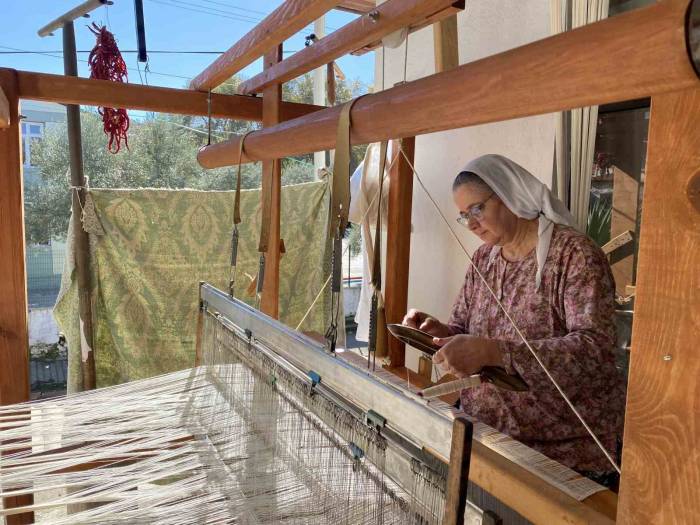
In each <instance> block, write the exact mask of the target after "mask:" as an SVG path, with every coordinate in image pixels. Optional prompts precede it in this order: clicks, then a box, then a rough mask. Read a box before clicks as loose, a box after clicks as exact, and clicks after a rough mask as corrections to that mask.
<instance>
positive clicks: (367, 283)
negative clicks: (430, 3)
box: [349, 142, 393, 342]
mask: <svg viewBox="0 0 700 525" xmlns="http://www.w3.org/2000/svg"><path fill="white" fill-rule="evenodd" d="M392 149H393V142H389V146H388V149H387V163H386V166H387V167H388V166H389V165H390V159H391V158H392ZM379 181H380V177H379V143H378V142H377V143H374V144H370V145H369V146H368V147H367V151H366V152H365V158H364V160H363V161H362V162H361V163H360V165H359V166H358V167H357V169H356V170H355V172H354V173H353V174H352V177H351V178H350V194H351V199H350V210H349V212H350V213H349V219H350V222H352V223H354V224H357V225H358V226H360V228H361V234H362V235H361V236H362V288H361V289H360V300H359V302H358V304H357V312H356V313H355V322H356V323H357V333H356V334H355V339H357V340H358V341H364V342H367V341H368V340H369V314H370V309H371V304H372V292H373V289H372V266H373V264H374V235H373V231H374V229H375V228H374V223H375V221H376V220H377V206H378V204H379V203H378V202H377V196H378V194H379ZM388 198H389V178H388V177H387V178H386V179H385V180H384V189H383V191H382V224H384V225H386V220H387V217H388V211H389V208H388ZM384 229H386V226H384ZM385 238H386V236H385ZM385 249H386V246H385V245H384V246H383V250H385ZM383 256H384V255H382V257H383ZM383 271H385V270H384V269H383Z"/></svg>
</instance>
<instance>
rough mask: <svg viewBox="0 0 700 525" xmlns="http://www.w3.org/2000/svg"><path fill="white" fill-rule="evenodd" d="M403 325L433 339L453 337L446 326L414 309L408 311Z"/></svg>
mask: <svg viewBox="0 0 700 525" xmlns="http://www.w3.org/2000/svg"><path fill="white" fill-rule="evenodd" d="M401 324H403V325H404V326H410V327H411V328H417V329H418V330H422V331H423V332H426V333H428V334H430V335H432V336H433V337H449V336H451V335H452V333H451V332H450V329H449V328H448V326H447V325H446V324H443V323H441V322H440V321H438V320H437V319H436V318H435V317H433V316H432V315H430V314H426V313H425V312H420V311H418V310H416V309H413V308H412V309H410V310H409V311H408V313H407V314H406V315H405V317H404V318H403V321H402V323H401Z"/></svg>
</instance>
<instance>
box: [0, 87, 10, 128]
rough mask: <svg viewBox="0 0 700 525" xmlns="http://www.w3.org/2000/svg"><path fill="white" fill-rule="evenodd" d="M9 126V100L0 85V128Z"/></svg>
mask: <svg viewBox="0 0 700 525" xmlns="http://www.w3.org/2000/svg"><path fill="white" fill-rule="evenodd" d="M8 127H10V101H9V100H7V96H6V95H5V92H4V91H3V90H2V86H0V129H3V128H8Z"/></svg>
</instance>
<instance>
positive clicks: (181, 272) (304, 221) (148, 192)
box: [54, 181, 330, 392]
mask: <svg viewBox="0 0 700 525" xmlns="http://www.w3.org/2000/svg"><path fill="white" fill-rule="evenodd" d="M233 194H234V192H232V191H196V190H159V189H138V190H99V189H92V190H90V192H89V193H88V203H87V204H86V208H85V210H86V211H85V214H84V215H85V217H84V219H83V224H84V227H85V228H86V229H87V230H89V231H88V233H89V234H90V235H89V237H90V252H91V253H90V261H91V268H90V271H91V273H92V283H93V287H94V288H93V290H92V293H91V301H92V303H93V312H94V314H93V315H94V320H93V326H94V340H95V366H96V373H97V385H98V386H99V387H104V386H109V385H114V384H118V383H122V382H125V381H131V380H135V379H142V378H146V377H151V376H154V375H157V374H162V373H166V372H172V371H175V370H180V369H183V368H189V367H191V366H193V364H194V343H195V326H196V317H197V315H196V314H197V306H198V297H199V296H198V293H199V291H198V290H199V281H207V282H209V283H211V284H213V285H214V286H217V287H219V288H221V289H225V288H226V286H227V283H228V276H229V265H230V253H229V247H230V236H231V223H232V213H233V206H232V205H233ZM329 194H330V192H329V187H328V181H321V182H312V183H306V184H299V185H294V186H285V187H283V188H282V194H281V201H282V210H284V211H283V213H284V215H283V217H284V220H283V221H282V224H281V230H282V231H281V237H282V238H283V239H284V240H285V247H286V252H285V256H284V257H283V258H282V260H281V262H280V308H279V311H280V320H281V321H282V322H284V323H286V324H287V325H289V326H292V327H296V325H297V324H298V322H299V321H300V320H301V319H302V317H303V316H304V314H305V313H306V311H307V309H308V308H309V306H310V305H311V304H312V302H313V300H314V298H315V297H316V295H317V294H318V293H319V291H320V290H321V287H322V286H323V283H324V282H325V279H326V277H327V275H328V273H329V271H330V244H329V243H328V239H327V236H326V233H327V230H328V216H329ZM241 215H242V216H243V221H242V222H241V224H240V226H239V227H240V232H241V235H240V245H239V255H238V271H239V273H238V276H239V277H238V278H239V281H240V282H241V286H240V287H238V288H237V296H239V299H241V300H243V301H246V302H248V303H249V304H251V305H254V302H255V297H251V296H249V295H248V294H247V293H246V288H247V286H245V285H244V284H243V283H247V282H249V280H251V279H253V278H254V277H255V275H256V273H257V269H258V260H259V254H258V251H257V247H258V246H257V244H258V234H259V231H260V190H245V191H243V192H242V195H241ZM75 219H76V218H75V217H72V218H71V221H73V220H75ZM68 231H69V232H71V231H72V230H71V227H70V226H69V229H68ZM72 243H73V239H72V235H70V233H69V238H68V249H67V253H68V254H72V252H73V250H72ZM74 268H75V262H74V260H73V257H72V256H70V255H69V257H68V258H67V260H66V264H65V268H64V274H63V278H62V282H61V291H60V292H59V297H58V301H57V303H56V307H55V309H54V315H55V317H56V319H57V321H58V324H59V327H60V330H61V331H63V332H64V333H65V334H66V338H67V340H68V344H69V377H68V391H69V392H75V391H79V390H80V389H81V382H82V379H81V372H80V360H81V356H80V350H79V349H80V345H79V344H78V341H79V320H78V289H77V278H76V275H75V272H74V271H73V270H74ZM329 300H330V294H329V293H327V292H326V293H325V294H324V295H323V297H322V298H321V299H320V300H319V301H318V302H317V304H316V305H315V306H314V308H313V309H312V310H311V312H310V314H309V316H308V317H307V318H306V320H305V321H304V323H303V324H302V326H301V327H300V330H302V331H305V332H317V333H320V334H322V333H323V332H324V330H325V327H326V325H327V323H328V321H329V319H328V312H329V310H330V305H329Z"/></svg>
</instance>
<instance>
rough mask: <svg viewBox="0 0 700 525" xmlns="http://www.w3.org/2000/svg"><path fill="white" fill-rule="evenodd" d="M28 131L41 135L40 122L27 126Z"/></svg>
mask: <svg viewBox="0 0 700 525" xmlns="http://www.w3.org/2000/svg"><path fill="white" fill-rule="evenodd" d="M29 132H30V133H31V134H32V135H41V125H40V124H31V125H30V126H29Z"/></svg>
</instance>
